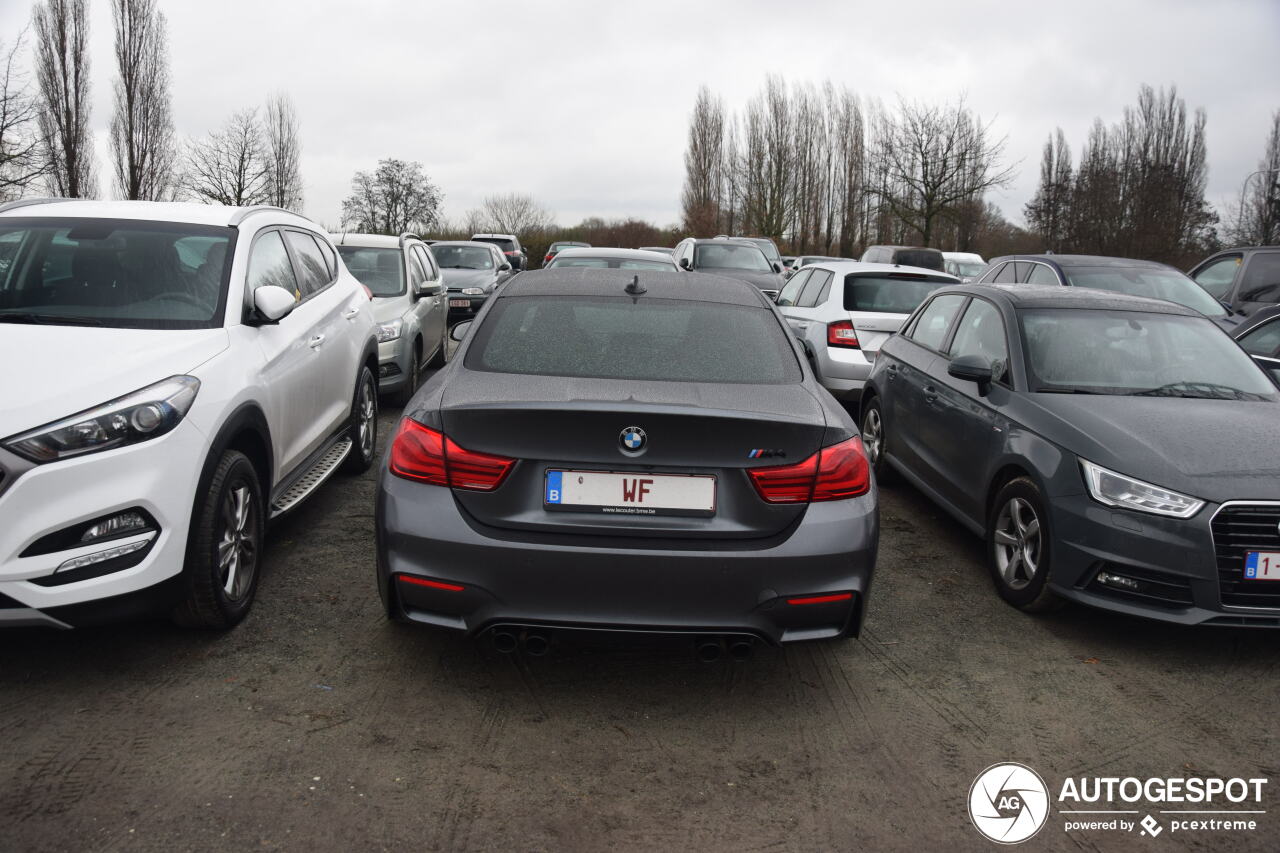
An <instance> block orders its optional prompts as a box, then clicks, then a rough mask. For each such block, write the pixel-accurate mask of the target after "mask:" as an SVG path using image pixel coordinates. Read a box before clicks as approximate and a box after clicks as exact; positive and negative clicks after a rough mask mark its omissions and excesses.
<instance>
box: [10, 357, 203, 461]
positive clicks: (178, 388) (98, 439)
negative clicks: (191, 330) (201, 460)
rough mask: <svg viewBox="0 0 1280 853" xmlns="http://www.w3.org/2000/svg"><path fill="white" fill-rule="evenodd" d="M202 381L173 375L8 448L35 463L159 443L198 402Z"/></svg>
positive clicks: (25, 436) (19, 437)
mask: <svg viewBox="0 0 1280 853" xmlns="http://www.w3.org/2000/svg"><path fill="white" fill-rule="evenodd" d="M199 390H200V380H199V379H196V378H195V377H194V376H170V377H169V378H168V379H163V380H161V381H160V382H157V383H156V384H154V385H149V386H147V387H146V388H143V389H142V390H140V391H135V392H133V393H132V394H127V395H125V396H124V397H119V398H117V399H115V400H112V401H110V402H109V403H103V404H102V405H101V406H98V407H97V408H94V409H89V410H88V411H86V412H81V413H80V414H78V415H72V416H71V417H69V418H64V419H63V420H60V421H56V422H55V423H51V424H47V425H45V426H42V427H39V428H37V429H33V430H31V431H30V432H24V433H22V434H21V435H15V436H13V437H12V438H9V439H6V440H5V441H4V446H5V447H7V448H8V449H9V450H12V451H13V452H14V453H16V454H18V455H19V456H23V457H25V458H27V459H30V460H31V461H32V462H38V463H39V462H56V461H57V460H59V459H67V458H69V457H72V456H81V455H83V454H85V453H95V452H97V451H99V450H110V449H111V448H113V447H123V446H124V445H126V444H137V443H138V442H140V441H147V440H148V439H152V438H156V437H158V436H161V435H164V434H165V433H166V432H169V431H170V430H172V429H173V428H174V427H176V426H177V425H178V424H179V423H180V422H181V421H182V419H183V418H184V417H185V416H186V414H187V412H188V411H190V410H191V404H192V403H193V402H194V401H195V399H196V392H197V391H199Z"/></svg>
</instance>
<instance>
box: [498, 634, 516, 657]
mask: <svg viewBox="0 0 1280 853" xmlns="http://www.w3.org/2000/svg"><path fill="white" fill-rule="evenodd" d="M519 645H520V639H519V638H518V637H517V636H516V635H515V634H514V633H512V632H511V631H506V630H498V631H494V632H493V647H494V648H495V649H497V650H498V651H500V652H502V653H503V654H504V655H509V654H511V653H512V652H514V651H515V650H516V647H518V646H519Z"/></svg>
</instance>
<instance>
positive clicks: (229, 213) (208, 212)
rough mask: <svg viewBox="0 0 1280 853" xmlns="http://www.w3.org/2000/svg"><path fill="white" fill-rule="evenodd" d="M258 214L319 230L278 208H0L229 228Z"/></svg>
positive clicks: (72, 204)
mask: <svg viewBox="0 0 1280 853" xmlns="http://www.w3.org/2000/svg"><path fill="white" fill-rule="evenodd" d="M258 212H261V213H262V214H263V215H264V217H266V216H267V215H268V214H269V215H270V219H271V220H272V221H274V222H276V223H279V222H281V221H283V222H291V223H293V224H297V225H301V226H304V227H306V228H309V229H312V230H322V229H320V228H319V226H317V225H316V223H314V222H312V221H311V220H310V219H307V218H306V217H305V216H302V215H301V214H298V213H292V212H290V211H288V210H283V209H281V208H277V207H268V206H265V205H264V206H260V207H257V206H255V207H228V206H226V205H221V204H199V203H197V202H189V201H98V200H96V199H69V198H68V199H23V200H21V201H19V202H14V203H13V204H12V205H10V206H0V216H22V217H32V216H34V217H41V218H45V217H48V218H53V217H58V218H66V217H73V218H90V219H134V220H140V221H146V222H186V223H190V224H192V225H215V226H223V227H229V226H234V225H238V224H239V223H240V221H242V220H243V219H246V218H248V216H250V215H252V214H254V213H258Z"/></svg>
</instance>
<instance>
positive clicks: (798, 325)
mask: <svg viewBox="0 0 1280 853" xmlns="http://www.w3.org/2000/svg"><path fill="white" fill-rule="evenodd" d="M796 328H797V329H799V330H800V331H802V332H803V331H804V330H805V329H807V328H809V324H808V323H796Z"/></svg>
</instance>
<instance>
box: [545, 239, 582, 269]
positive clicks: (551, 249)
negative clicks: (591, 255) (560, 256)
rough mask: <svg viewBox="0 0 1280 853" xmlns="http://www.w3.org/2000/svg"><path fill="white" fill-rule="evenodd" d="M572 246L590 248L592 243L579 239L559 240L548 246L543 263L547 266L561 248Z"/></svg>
mask: <svg viewBox="0 0 1280 853" xmlns="http://www.w3.org/2000/svg"><path fill="white" fill-rule="evenodd" d="M571 248H574V249H590V248H591V244H590V243H580V242H578V241H577V240H557V241H556V242H554V243H552V244H551V245H550V246H548V247H547V253H546V254H545V255H543V257H542V265H543V266H544V267H545V266H546V265H547V264H549V263H551V262H552V261H553V260H554V259H555V256H556V254H557V253H558V252H559V251H560V250H561V249H571Z"/></svg>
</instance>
